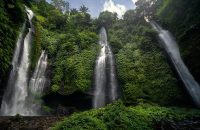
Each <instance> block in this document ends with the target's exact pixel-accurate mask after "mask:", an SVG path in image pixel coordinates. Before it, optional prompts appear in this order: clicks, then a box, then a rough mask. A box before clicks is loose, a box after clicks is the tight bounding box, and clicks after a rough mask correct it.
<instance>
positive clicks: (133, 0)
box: [131, 0, 138, 8]
mask: <svg viewBox="0 0 200 130" xmlns="http://www.w3.org/2000/svg"><path fill="white" fill-rule="evenodd" d="M131 1H132V2H133V5H134V8H136V5H135V2H137V1H138V0H131Z"/></svg>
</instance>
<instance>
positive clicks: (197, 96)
mask: <svg viewBox="0 0 200 130" xmlns="http://www.w3.org/2000/svg"><path fill="white" fill-rule="evenodd" d="M150 24H151V25H152V27H153V28H154V29H155V30H156V31H157V32H158V33H159V38H160V39H161V40H162V46H163V47H164V49H165V50H166V52H167V54H168V56H169V58H170V60H171V62H172V64H173V65H174V67H175V69H176V71H177V73H178V75H179V77H180V79H181V80H182V82H183V83H184V86H185V87H186V89H187V91H188V93H189V94H190V96H191V97H192V99H193V101H194V103H195V104H196V105H197V106H198V107H200V86H199V84H198V83H197V82H196V81H195V79H194V78H193V76H192V75H191V73H190V72H189V70H188V68H187V67H186V65H185V64H184V62H183V60H182V58H181V55H180V51H179V47H178V44H177V43H176V41H175V38H174V37H173V36H172V35H171V34H170V32H169V31H167V30H164V29H162V28H161V27H160V26H159V25H158V24H157V23H155V22H153V21H151V22H150Z"/></svg>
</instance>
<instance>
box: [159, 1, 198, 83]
mask: <svg viewBox="0 0 200 130" xmlns="http://www.w3.org/2000/svg"><path fill="white" fill-rule="evenodd" d="M199 5H200V1H199V0H193V1H190V0H176V1H174V0H164V2H163V4H162V6H161V7H160V9H159V10H158V12H157V15H158V18H159V19H160V20H161V22H162V23H163V24H164V25H166V27H167V28H169V30H170V31H171V32H172V33H173V34H174V35H175V37H176V39H177V40H178V42H179V46H180V50H181V54H182V57H183V58H184V61H185V63H186V65H187V66H188V68H189V69H190V71H191V72H192V74H193V75H194V77H195V78H196V80H197V81H198V82H200V69H199V68H200V61H199V57H200V33H199V32H200V16H199V14H200V9H199Z"/></svg>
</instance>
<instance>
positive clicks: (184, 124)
mask: <svg viewBox="0 0 200 130" xmlns="http://www.w3.org/2000/svg"><path fill="white" fill-rule="evenodd" d="M154 129H155V130H200V118H195V119H191V120H182V121H173V120H162V121H160V122H157V123H156V124H155V126H154Z"/></svg>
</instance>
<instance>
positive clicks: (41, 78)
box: [29, 51, 47, 96]
mask: <svg viewBox="0 0 200 130" xmlns="http://www.w3.org/2000/svg"><path fill="white" fill-rule="evenodd" d="M46 68H47V54H45V51H42V54H41V55H40V58H39V60H38V63H37V66H36V68H35V71H34V74H33V76H32V78H31V80H30V83H29V88H30V91H31V93H33V94H34V95H38V96H40V95H41V94H42V92H43V89H44V87H45V83H46V78H45V72H46Z"/></svg>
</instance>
